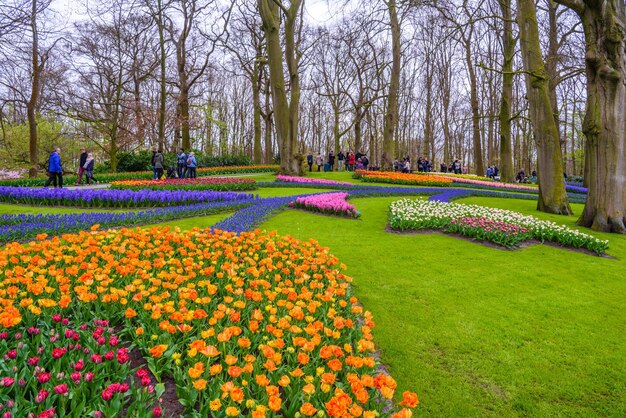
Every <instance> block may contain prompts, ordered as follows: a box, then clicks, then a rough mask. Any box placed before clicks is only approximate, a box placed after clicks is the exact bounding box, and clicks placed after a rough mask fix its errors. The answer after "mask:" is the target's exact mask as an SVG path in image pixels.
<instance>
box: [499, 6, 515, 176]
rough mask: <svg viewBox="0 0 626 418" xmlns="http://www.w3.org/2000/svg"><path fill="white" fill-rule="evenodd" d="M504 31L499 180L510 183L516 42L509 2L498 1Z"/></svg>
mask: <svg viewBox="0 0 626 418" xmlns="http://www.w3.org/2000/svg"><path fill="white" fill-rule="evenodd" d="M499 4H500V10H501V11H502V18H503V19H504V23H503V25H504V28H503V29H504V30H503V31H502V50H503V54H502V55H503V58H502V101H501V102H500V178H501V179H502V181H505V182H508V183H512V182H513V181H514V180H515V167H514V166H513V152H512V149H511V104H512V102H513V77H514V74H513V57H514V56H515V44H516V40H515V38H514V37H513V22H511V19H512V17H511V15H512V13H511V0H499Z"/></svg>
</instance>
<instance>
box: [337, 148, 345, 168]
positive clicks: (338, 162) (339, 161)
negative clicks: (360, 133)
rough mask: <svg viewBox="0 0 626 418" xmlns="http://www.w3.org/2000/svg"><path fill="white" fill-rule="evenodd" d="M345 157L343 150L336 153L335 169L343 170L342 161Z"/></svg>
mask: <svg viewBox="0 0 626 418" xmlns="http://www.w3.org/2000/svg"><path fill="white" fill-rule="evenodd" d="M345 159H346V156H345V154H344V153H343V151H341V150H339V154H337V171H341V170H343V162H344V160H345Z"/></svg>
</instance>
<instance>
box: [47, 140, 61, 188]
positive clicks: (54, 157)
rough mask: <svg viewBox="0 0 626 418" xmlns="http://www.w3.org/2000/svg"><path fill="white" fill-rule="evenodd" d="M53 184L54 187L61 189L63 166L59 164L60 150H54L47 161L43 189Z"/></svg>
mask: <svg viewBox="0 0 626 418" xmlns="http://www.w3.org/2000/svg"><path fill="white" fill-rule="evenodd" d="M50 184H54V187H59V188H61V187H63V164H62V163H61V148H56V149H55V150H54V151H52V153H51V154H50V158H49V160H48V180H46V183H45V184H44V185H43V187H48V186H50Z"/></svg>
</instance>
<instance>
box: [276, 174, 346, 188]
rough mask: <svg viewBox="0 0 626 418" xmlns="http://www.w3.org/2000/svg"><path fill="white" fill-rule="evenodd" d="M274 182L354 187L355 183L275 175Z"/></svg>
mask: <svg viewBox="0 0 626 418" xmlns="http://www.w3.org/2000/svg"><path fill="white" fill-rule="evenodd" d="M276 182H278V183H297V184H312V185H315V187H319V186H320V185H321V186H347V187H354V186H355V184H353V183H349V182H347V181H336V180H326V179H319V178H309V177H298V176H283V175H278V176H276Z"/></svg>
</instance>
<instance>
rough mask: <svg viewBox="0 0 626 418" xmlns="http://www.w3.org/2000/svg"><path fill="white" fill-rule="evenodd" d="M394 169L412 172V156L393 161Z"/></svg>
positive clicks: (401, 171)
mask: <svg viewBox="0 0 626 418" xmlns="http://www.w3.org/2000/svg"><path fill="white" fill-rule="evenodd" d="M393 171H398V172H400V173H410V172H411V157H409V156H406V157H404V158H402V159H400V158H398V159H397V160H395V161H394V162H393Z"/></svg>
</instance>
